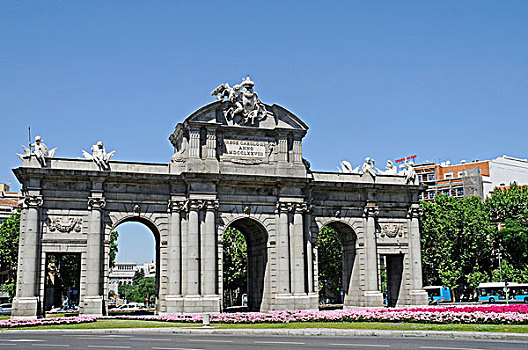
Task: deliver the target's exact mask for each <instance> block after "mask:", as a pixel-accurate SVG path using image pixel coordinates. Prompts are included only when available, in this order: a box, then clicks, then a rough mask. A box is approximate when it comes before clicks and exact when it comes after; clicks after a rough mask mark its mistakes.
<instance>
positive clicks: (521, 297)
mask: <svg viewBox="0 0 528 350" xmlns="http://www.w3.org/2000/svg"><path fill="white" fill-rule="evenodd" d="M478 295H479V302H481V303H497V302H499V303H500V302H506V301H508V302H517V303H526V304H528V283H508V290H507V291H506V288H505V285H504V282H488V283H481V284H479V285H478Z"/></svg>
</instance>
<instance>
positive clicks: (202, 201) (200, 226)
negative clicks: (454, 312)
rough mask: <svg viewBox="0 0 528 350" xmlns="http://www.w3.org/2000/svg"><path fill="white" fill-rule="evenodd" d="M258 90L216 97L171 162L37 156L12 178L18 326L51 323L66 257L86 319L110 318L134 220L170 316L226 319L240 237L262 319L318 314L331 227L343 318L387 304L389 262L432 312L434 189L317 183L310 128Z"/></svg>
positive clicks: (193, 119) (394, 290)
mask: <svg viewBox="0 0 528 350" xmlns="http://www.w3.org/2000/svg"><path fill="white" fill-rule="evenodd" d="M252 88H253V82H252V81H251V80H250V79H249V77H248V78H247V79H244V80H243V81H242V83H241V84H239V85H235V86H234V87H230V86H229V85H228V84H224V85H220V86H219V87H218V88H217V89H215V91H213V93H212V94H213V95H215V96H216V97H217V101H215V102H213V103H210V104H208V105H206V106H204V107H202V108H200V109H198V110H197V111H196V112H194V113H192V114H191V115H190V116H189V117H187V118H186V119H185V120H184V121H183V122H182V123H179V124H178V125H177V126H176V129H175V131H174V132H173V133H172V134H171V135H170V136H169V140H170V142H171V143H172V145H173V146H174V155H173V156H172V158H171V160H170V161H169V162H168V163H163V164H153V163H136V162H122V161H110V157H111V154H113V153H110V154H108V155H107V154H106V151H105V150H104V148H103V146H102V145H103V144H102V143H98V144H97V145H95V146H94V148H92V152H93V153H92V157H90V155H89V154H88V152H84V153H85V158H87V159H64V158H56V157H53V155H51V156H50V155H49V154H48V155H47V156H46V157H43V156H42V155H38V156H37V155H36V154H34V152H32V151H31V150H27V149H26V153H25V155H20V156H21V158H22V159H23V165H22V166H21V167H19V168H16V169H14V173H15V174H16V176H17V178H18V180H19V181H20V182H21V184H22V193H23V199H22V200H21V206H22V219H21V237H20V249H19V262H18V264H19V265H18V282H17V290H16V298H15V300H14V305H13V307H14V310H13V315H14V317H38V316H42V315H43V305H44V300H43V299H44V295H45V293H44V284H45V283H44V280H45V270H46V266H45V264H46V256H47V255H49V254H56V253H69V254H78V255H79V256H80V258H81V272H80V273H81V276H80V281H81V282H80V284H81V286H80V310H81V314H84V315H102V314H105V313H106V305H105V295H107V293H108V281H109V277H108V276H109V260H108V259H109V258H108V257H109V249H110V248H109V237H110V232H111V231H112V230H113V229H114V228H115V227H116V226H118V225H119V224H121V223H123V222H127V221H136V222H141V223H143V224H145V225H147V226H148V227H149V228H150V229H151V231H152V233H153V234H154V236H155V238H156V250H157V253H156V262H157V265H156V271H157V276H156V282H157V286H156V290H157V296H156V298H157V300H156V308H157V312H158V313H159V314H171V313H179V312H217V311H221V310H222V308H223V305H222V303H223V300H222V297H221V296H222V295H223V291H222V278H223V271H222V254H223V249H222V238H223V233H224V231H225V230H226V229H227V228H228V227H230V226H233V227H236V228H237V229H239V230H240V231H241V232H242V233H243V234H244V236H245V238H246V241H247V243H248V307H249V309H250V310H260V311H272V310H281V309H316V308H317V307H318V273H317V270H318V262H317V236H318V233H319V232H320V230H321V229H322V228H323V227H324V226H331V227H333V228H334V229H335V230H337V231H338V232H339V233H340V235H341V242H342V246H343V285H344V286H343V289H344V303H345V307H346V306H382V305H383V295H382V292H381V290H380V274H379V270H380V267H379V262H380V256H381V255H384V256H386V257H387V259H386V261H387V262H388V265H389V266H388V273H389V278H388V282H389V285H390V286H392V287H389V289H390V290H391V292H390V293H391V295H390V298H391V299H392V300H393V301H394V304H395V305H421V304H426V303H427V294H426V292H425V291H424V290H423V289H422V271H421V256H420V232H419V225H418V220H419V216H420V210H419V206H418V194H419V193H420V192H422V191H423V190H424V188H423V186H422V185H419V184H418V183H417V182H416V179H415V177H412V176H409V174H408V173H406V174H400V175H399V174H394V173H391V174H389V175H387V173H385V172H382V171H376V169H373V168H372V167H371V166H366V169H367V170H365V171H358V172H341V173H337V172H318V171H312V170H311V169H310V164H309V163H308V162H307V161H306V160H305V159H303V155H302V141H303V137H304V136H305V135H306V132H307V130H308V127H307V126H306V124H304V123H303V122H302V121H301V120H300V119H299V118H298V117H297V116H295V115H294V114H292V113H291V112H289V111H288V110H286V109H285V108H283V107H281V106H278V105H276V104H273V105H267V104H264V103H262V102H261V101H260V100H259V98H258V95H257V94H256V93H255V92H254V91H253V89H252ZM87 154H88V155H87ZM372 164H373V162H372ZM364 168H365V167H364Z"/></svg>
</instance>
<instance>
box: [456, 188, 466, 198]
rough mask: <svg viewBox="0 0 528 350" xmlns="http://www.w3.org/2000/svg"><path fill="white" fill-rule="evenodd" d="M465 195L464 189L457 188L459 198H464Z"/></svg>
mask: <svg viewBox="0 0 528 350" xmlns="http://www.w3.org/2000/svg"><path fill="white" fill-rule="evenodd" d="M463 195H464V189H463V188H457V196H463Z"/></svg>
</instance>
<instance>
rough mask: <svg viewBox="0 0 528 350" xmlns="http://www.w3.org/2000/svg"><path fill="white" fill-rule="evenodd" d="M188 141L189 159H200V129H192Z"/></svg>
mask: <svg viewBox="0 0 528 350" xmlns="http://www.w3.org/2000/svg"><path fill="white" fill-rule="evenodd" d="M189 139H190V140H189V157H190V158H200V129H192V130H191V131H190V132H189Z"/></svg>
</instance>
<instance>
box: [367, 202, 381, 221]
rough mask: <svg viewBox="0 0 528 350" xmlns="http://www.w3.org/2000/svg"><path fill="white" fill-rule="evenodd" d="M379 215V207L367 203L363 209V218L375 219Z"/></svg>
mask: <svg viewBox="0 0 528 350" xmlns="http://www.w3.org/2000/svg"><path fill="white" fill-rule="evenodd" d="M378 215H379V207H378V206H376V205H375V204H373V203H367V205H366V206H365V208H364V209H363V217H365V218H368V217H376V216H378Z"/></svg>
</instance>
